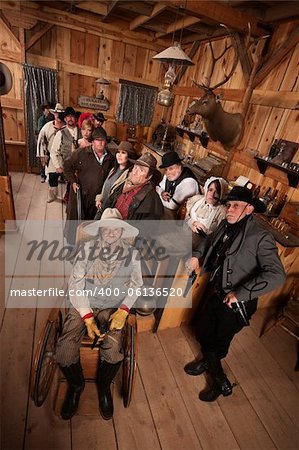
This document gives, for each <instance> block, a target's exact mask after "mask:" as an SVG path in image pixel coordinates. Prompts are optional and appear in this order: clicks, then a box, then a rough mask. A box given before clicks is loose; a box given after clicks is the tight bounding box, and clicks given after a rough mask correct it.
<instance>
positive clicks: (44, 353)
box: [30, 221, 137, 408]
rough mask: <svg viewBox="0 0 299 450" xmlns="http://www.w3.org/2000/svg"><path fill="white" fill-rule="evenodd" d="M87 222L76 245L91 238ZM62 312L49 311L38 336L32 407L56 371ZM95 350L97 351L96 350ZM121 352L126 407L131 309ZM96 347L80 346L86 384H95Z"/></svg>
mask: <svg viewBox="0 0 299 450" xmlns="http://www.w3.org/2000/svg"><path fill="white" fill-rule="evenodd" d="M90 223H91V221H86V222H83V223H81V224H80V225H79V227H78V229H77V236H76V243H77V244H81V243H84V242H86V241H88V240H90V239H92V237H91V236H90V235H87V234H86V233H85V232H84V227H85V226H86V225H88V224H90ZM63 313H64V312H63V310H62V309H61V308H58V307H57V308H53V309H52V310H51V311H50V314H49V316H48V319H47V322H46V324H45V326H44V328H43V331H42V333H41V335H40V337H39V340H38V344H37V348H36V351H35V354H34V359H33V364H32V367H31V377H30V380H31V392H30V394H31V399H32V400H33V402H34V404H35V406H37V407H40V406H42V405H43V403H44V401H45V400H46V398H47V395H48V393H49V390H50V388H51V384H52V381H53V378H54V375H55V372H56V369H57V363H56V360H55V351H56V344H57V341H58V338H59V336H60V334H61V332H62V327H63ZM96 350H97V351H96ZM123 351H124V359H123V363H122V397H123V405H124V407H125V408H127V407H129V405H130V402H131V399H132V395H133V390H134V384H135V378H136V367H137V319H136V311H135V310H134V309H131V311H130V314H129V315H128V317H127V320H126V323H125V326H124V328H123ZM99 352H100V347H98V346H96V347H95V348H94V349H93V350H92V342H91V340H90V339H89V338H88V336H85V337H84V338H83V341H82V343H81V349H80V354H81V357H82V356H84V355H85V356H86V355H88V357H87V358H85V363H84V361H83V364H82V366H83V374H84V377H85V380H86V381H88V382H95V380H96V370H97V364H98V361H99Z"/></svg>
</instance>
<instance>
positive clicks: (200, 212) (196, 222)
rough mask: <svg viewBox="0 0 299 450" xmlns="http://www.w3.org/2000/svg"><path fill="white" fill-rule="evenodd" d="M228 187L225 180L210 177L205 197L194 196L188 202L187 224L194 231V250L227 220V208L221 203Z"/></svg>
mask: <svg viewBox="0 0 299 450" xmlns="http://www.w3.org/2000/svg"><path fill="white" fill-rule="evenodd" d="M227 186H228V183H227V182H226V181H225V180H224V179H223V178H217V177H210V178H208V179H207V181H206V182H205V185H204V195H194V196H193V197H191V198H189V200H188V201H187V205H186V209H187V211H186V217H185V222H186V224H187V225H188V226H189V228H191V230H192V249H194V248H196V247H197V246H198V245H199V243H200V241H201V240H202V239H203V237H205V236H206V235H207V234H210V233H212V232H213V231H214V230H215V229H216V228H217V226H218V225H219V223H220V222H221V221H222V220H223V219H224V218H225V207H224V206H223V205H221V203H220V201H221V200H222V199H223V198H224V197H225V194H226V192H227Z"/></svg>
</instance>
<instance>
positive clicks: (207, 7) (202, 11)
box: [169, 0, 265, 36]
mask: <svg viewBox="0 0 299 450" xmlns="http://www.w3.org/2000/svg"><path fill="white" fill-rule="evenodd" d="M169 3H171V4H172V5H173V6H176V7H181V6H182V1H181V0H169ZM184 10H185V11H186V12H187V14H190V15H193V16H195V15H197V16H198V17H204V18H207V19H209V20H210V21H212V22H213V23H218V24H220V23H223V24H224V25H226V26H227V27H229V28H232V29H234V30H236V31H240V32H242V33H244V32H246V31H247V29H248V23H250V26H251V33H252V35H253V36H263V35H264V34H265V31H264V30H263V28H261V27H260V26H259V24H258V22H257V20H256V18H255V17H254V16H253V15H250V14H246V13H244V12H241V11H239V10H237V9H234V8H231V7H230V6H228V5H223V4H222V3H220V2H217V1H212V0H210V1H208V2H207V1H205V0H185V2H184Z"/></svg>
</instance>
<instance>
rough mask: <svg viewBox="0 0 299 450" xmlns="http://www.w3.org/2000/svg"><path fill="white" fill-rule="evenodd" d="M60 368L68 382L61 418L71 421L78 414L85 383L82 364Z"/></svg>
mask: <svg viewBox="0 0 299 450" xmlns="http://www.w3.org/2000/svg"><path fill="white" fill-rule="evenodd" d="M59 367H60V370H61V371H62V373H63V375H64V376H65V378H66V379H67V382H68V390H67V393H66V397H65V400H64V402H63V405H62V409H61V417H62V419H64V420H70V419H71V418H72V417H73V415H74V414H76V412H77V409H78V406H79V400H80V395H81V393H82V391H83V389H84V386H85V381H84V377H83V373H82V367H81V364H80V362H77V363H76V364H72V365H71V366H68V367H62V366H59Z"/></svg>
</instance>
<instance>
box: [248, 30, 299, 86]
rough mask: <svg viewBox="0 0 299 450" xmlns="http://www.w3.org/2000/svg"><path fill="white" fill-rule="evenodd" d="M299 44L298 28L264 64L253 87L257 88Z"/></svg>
mask: <svg viewBox="0 0 299 450" xmlns="http://www.w3.org/2000/svg"><path fill="white" fill-rule="evenodd" d="M298 42H299V28H298V27H296V28H295V29H294V30H293V31H292V33H291V34H290V35H289V36H288V38H287V40H286V42H284V43H283V44H282V45H281V46H280V47H279V49H277V50H276V51H274V52H273V53H272V56H271V57H270V58H269V59H268V60H267V61H266V62H265V63H264V64H263V66H262V67H261V68H260V70H259V71H258V72H257V74H256V77H255V79H254V81H253V87H254V88H255V87H257V86H258V85H259V84H260V83H261V82H262V81H263V80H264V79H265V78H266V76H267V75H268V74H269V73H270V72H271V70H273V69H274V68H275V67H276V66H277V65H278V64H279V63H280V62H281V61H282V60H283V59H284V58H285V56H286V55H287V54H288V53H289V51H291V50H292V49H293V48H294V47H295V45H297V44H298Z"/></svg>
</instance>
